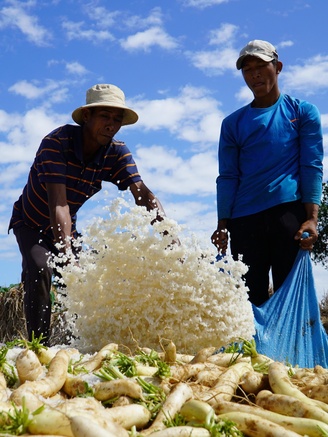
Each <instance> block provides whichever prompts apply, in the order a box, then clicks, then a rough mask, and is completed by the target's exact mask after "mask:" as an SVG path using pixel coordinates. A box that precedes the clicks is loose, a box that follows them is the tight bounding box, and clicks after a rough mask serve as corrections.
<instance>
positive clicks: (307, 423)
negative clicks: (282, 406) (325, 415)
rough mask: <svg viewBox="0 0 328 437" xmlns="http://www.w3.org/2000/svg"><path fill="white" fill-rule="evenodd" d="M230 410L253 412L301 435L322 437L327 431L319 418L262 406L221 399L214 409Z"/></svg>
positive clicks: (326, 426)
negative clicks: (296, 414) (299, 415)
mask: <svg viewBox="0 0 328 437" xmlns="http://www.w3.org/2000/svg"><path fill="white" fill-rule="evenodd" d="M276 396H280V395H276ZM231 412H241V413H246V414H255V415H256V416H259V417H262V418H263V419H267V420H270V421H271V422H274V423H277V424H278V425H281V426H283V427H284V428H287V429H290V430H291V431H294V432H296V433H298V434H301V435H307V436H308V437H322V435H323V434H322V432H327V433H328V425H326V424H325V423H323V422H321V421H319V420H314V419H307V418H303V417H291V416H287V414H279V413H277V412H274V411H272V410H266V409H264V408H262V407H255V406H251V405H246V404H241V403H236V402H225V401H222V402H220V403H219V404H218V405H217V408H216V409H215V413H216V414H223V413H231Z"/></svg>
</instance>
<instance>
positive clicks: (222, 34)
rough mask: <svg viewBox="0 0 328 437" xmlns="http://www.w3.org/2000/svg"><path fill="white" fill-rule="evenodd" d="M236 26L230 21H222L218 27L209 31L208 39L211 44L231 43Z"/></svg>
mask: <svg viewBox="0 0 328 437" xmlns="http://www.w3.org/2000/svg"><path fill="white" fill-rule="evenodd" d="M237 30H238V26H236V25H235V24H231V23H222V24H221V26H220V27H219V28H218V29H214V30H211V31H210V41H209V43H210V44H211V45H220V44H228V45H229V46H231V45H232V42H233V41H234V38H235V35H236V32H237Z"/></svg>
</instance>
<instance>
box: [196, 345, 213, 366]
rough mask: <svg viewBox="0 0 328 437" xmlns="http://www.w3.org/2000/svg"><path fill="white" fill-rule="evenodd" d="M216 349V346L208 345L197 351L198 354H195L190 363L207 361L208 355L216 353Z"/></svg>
mask: <svg viewBox="0 0 328 437" xmlns="http://www.w3.org/2000/svg"><path fill="white" fill-rule="evenodd" d="M216 349H217V348H216V347H206V348H204V349H201V350H200V351H198V352H197V354H196V355H195V356H194V358H193V359H192V360H191V361H190V363H189V364H195V363H204V361H206V360H207V359H208V357H210V356H211V355H213V354H214V352H215V351H216Z"/></svg>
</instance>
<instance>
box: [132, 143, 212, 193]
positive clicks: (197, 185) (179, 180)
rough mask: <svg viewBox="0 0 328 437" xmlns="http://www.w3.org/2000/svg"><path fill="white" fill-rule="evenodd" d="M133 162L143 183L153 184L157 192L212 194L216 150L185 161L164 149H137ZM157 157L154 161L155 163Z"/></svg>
mask: <svg viewBox="0 0 328 437" xmlns="http://www.w3.org/2000/svg"><path fill="white" fill-rule="evenodd" d="M134 155H135V159H136V162H137V165H138V168H139V170H140V173H141V175H142V177H143V179H144V180H145V181H147V180H149V181H152V186H153V187H154V190H155V191H156V192H158V191H160V192H163V193H165V194H167V195H168V194H170V195H172V194H173V195H175V196H194V197H195V198H196V197H202V196H209V195H212V196H214V195H215V180H216V177H217V172H218V167H217V147H216V146H215V147H214V146H213V147H212V150H210V151H208V152H200V153H195V154H193V155H190V156H189V157H188V158H184V157H183V156H180V155H179V154H178V151H177V150H176V149H169V148H168V147H164V146H155V145H154V146H151V147H141V146H139V147H138V148H137V151H136V153H135V154H134ZM154 156H156V160H154Z"/></svg>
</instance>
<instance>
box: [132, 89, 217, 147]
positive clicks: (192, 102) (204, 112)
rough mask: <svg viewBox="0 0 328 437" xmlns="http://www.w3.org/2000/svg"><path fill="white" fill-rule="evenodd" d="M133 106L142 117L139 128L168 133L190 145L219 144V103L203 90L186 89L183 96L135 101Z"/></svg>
mask: <svg viewBox="0 0 328 437" xmlns="http://www.w3.org/2000/svg"><path fill="white" fill-rule="evenodd" d="M132 106H133V107H134V109H135V110H136V111H137V113H138V114H139V116H140V118H139V121H138V124H137V127H138V128H141V129H143V130H144V129H145V130H146V131H147V130H148V131H150V130H155V131H156V130H159V129H166V130H168V131H169V132H170V133H171V134H172V135H175V136H176V137H177V138H179V139H183V140H186V141H188V142H191V143H194V144H198V145H199V143H201V144H202V145H203V146H204V145H206V144H207V145H212V144H213V143H216V142H217V138H218V133H219V129H220V125H221V120H222V118H223V114H222V112H221V111H220V110H219V108H218V106H219V102H218V101H217V100H215V98H214V97H212V96H211V94H210V91H209V90H206V89H203V88H196V87H192V86H185V87H184V88H182V89H181V91H180V93H179V95H177V96H174V97H166V98H162V99H153V100H143V99H141V98H139V99H135V100H134V101H133V102H132Z"/></svg>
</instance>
